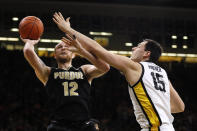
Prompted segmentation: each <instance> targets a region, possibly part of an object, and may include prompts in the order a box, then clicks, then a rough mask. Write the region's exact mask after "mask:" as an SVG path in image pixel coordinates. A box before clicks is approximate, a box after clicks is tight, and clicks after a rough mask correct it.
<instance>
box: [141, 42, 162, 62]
mask: <svg viewBox="0 0 197 131" xmlns="http://www.w3.org/2000/svg"><path fill="white" fill-rule="evenodd" d="M144 41H146V42H147V43H146V45H145V51H150V52H151V53H150V57H149V61H150V62H157V61H158V60H159V57H160V56H161V54H162V52H163V48H162V47H161V45H160V44H159V43H158V42H157V41H154V40H151V39H145V40H144Z"/></svg>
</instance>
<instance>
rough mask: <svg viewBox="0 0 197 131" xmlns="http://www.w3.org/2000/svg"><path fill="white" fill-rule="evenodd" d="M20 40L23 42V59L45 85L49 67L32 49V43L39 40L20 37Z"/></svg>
mask: <svg viewBox="0 0 197 131" xmlns="http://www.w3.org/2000/svg"><path fill="white" fill-rule="evenodd" d="M21 39H22V38H21ZM22 41H23V42H24V43H25V46H24V48H23V53H24V56H25V59H26V60H27V61H28V62H29V64H30V65H31V66H32V68H33V69H34V71H35V73H36V76H37V77H38V79H39V80H40V81H41V82H42V83H43V84H44V85H45V84H46V82H47V80H48V75H49V73H50V67H48V66H46V65H45V64H44V62H43V61H42V60H41V59H40V58H39V57H38V55H37V54H36V52H35V51H34V45H35V44H37V43H38V42H39V40H29V39H22Z"/></svg>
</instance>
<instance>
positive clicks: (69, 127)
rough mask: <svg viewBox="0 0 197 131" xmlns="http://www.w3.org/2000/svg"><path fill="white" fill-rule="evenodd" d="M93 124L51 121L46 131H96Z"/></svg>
mask: <svg viewBox="0 0 197 131" xmlns="http://www.w3.org/2000/svg"><path fill="white" fill-rule="evenodd" d="M94 124H95V123H94V122H92V121H84V122H58V121H51V123H50V124H49V125H48V127H47V131H97V130H96V128H95V125H94Z"/></svg>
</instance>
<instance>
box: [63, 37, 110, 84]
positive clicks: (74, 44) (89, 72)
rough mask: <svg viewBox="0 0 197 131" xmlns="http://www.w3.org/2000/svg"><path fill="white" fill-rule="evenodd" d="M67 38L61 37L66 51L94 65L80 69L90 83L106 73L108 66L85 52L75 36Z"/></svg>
mask: <svg viewBox="0 0 197 131" xmlns="http://www.w3.org/2000/svg"><path fill="white" fill-rule="evenodd" d="M67 38H68V39H67ZM67 38H65V37H63V38H62V41H63V42H64V43H66V44H67V45H68V46H67V49H68V50H70V51H71V52H74V53H77V54H79V55H81V56H83V57H84V58H86V59H87V60H89V61H90V62H91V63H92V64H94V65H83V66H82V67H81V68H82V70H83V71H84V73H85V74H86V76H87V78H88V81H89V82H90V83H91V81H92V79H93V78H96V77H99V76H101V75H103V74H104V73H106V72H107V71H109V69H110V66H109V65H108V64H107V63H105V62H103V61H100V60H98V59H97V58H96V57H95V56H93V55H92V54H91V53H89V52H88V51H87V50H85V49H84V48H83V47H82V46H81V44H80V42H79V41H78V40H77V39H76V37H75V36H74V38H72V37H71V36H69V35H67Z"/></svg>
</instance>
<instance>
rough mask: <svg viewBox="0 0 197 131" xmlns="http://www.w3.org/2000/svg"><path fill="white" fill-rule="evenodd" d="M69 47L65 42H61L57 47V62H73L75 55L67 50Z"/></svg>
mask: <svg viewBox="0 0 197 131" xmlns="http://www.w3.org/2000/svg"><path fill="white" fill-rule="evenodd" d="M66 47H67V45H66V44H65V43H64V42H60V43H59V44H57V45H56V47H55V59H56V60H57V61H63V62H66V61H70V60H72V57H73V53H72V52H71V51H69V50H67V49H66Z"/></svg>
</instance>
